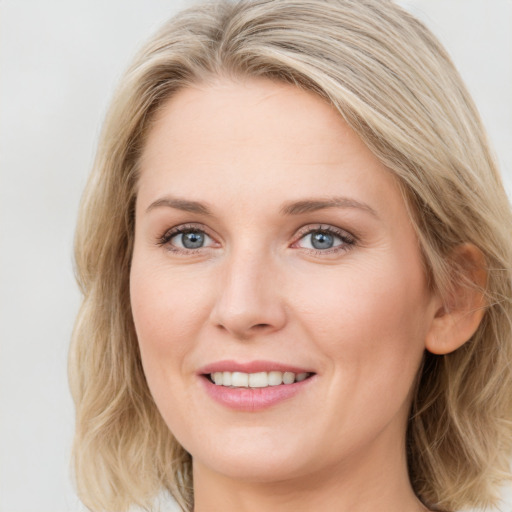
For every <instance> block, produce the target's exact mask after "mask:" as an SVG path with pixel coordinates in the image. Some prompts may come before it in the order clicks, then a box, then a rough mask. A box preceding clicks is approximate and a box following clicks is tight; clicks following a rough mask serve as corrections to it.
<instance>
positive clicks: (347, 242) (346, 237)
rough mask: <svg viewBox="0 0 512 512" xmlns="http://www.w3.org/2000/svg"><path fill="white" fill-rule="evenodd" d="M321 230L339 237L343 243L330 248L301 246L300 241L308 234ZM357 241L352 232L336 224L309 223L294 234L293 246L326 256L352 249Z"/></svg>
mask: <svg viewBox="0 0 512 512" xmlns="http://www.w3.org/2000/svg"><path fill="white" fill-rule="evenodd" d="M319 231H320V232H324V233H328V234H330V235H333V236H335V237H338V238H339V239H340V240H342V242H343V243H342V244H340V245H338V246H335V247H331V248H329V249H311V248H307V247H299V246H298V245H297V244H298V243H299V241H300V240H302V239H303V238H304V237H306V236H307V235H310V234H311V233H315V232H319ZM356 243H357V238H356V237H355V236H354V235H353V234H352V233H350V232H349V231H346V230H345V229H341V228H338V227H336V226H331V225H329V224H308V225H307V226H303V227H302V228H300V229H299V230H298V231H297V233H296V234H295V236H294V242H293V243H292V245H291V247H293V248H298V249H301V250H303V251H307V252H309V253H313V254H318V255H322V256H325V255H328V254H333V253H340V252H346V251H348V250H350V249H351V248H352V247H353V246H354V245H355V244H356Z"/></svg>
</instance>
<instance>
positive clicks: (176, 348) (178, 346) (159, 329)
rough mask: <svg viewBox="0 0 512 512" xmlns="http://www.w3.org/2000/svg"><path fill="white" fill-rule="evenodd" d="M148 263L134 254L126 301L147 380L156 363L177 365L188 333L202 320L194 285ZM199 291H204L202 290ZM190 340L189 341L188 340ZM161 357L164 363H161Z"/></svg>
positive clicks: (190, 345) (187, 343) (188, 346)
mask: <svg viewBox="0 0 512 512" xmlns="http://www.w3.org/2000/svg"><path fill="white" fill-rule="evenodd" d="M148 267H150V266H149V265H147V263H145V262H144V261H142V262H141V263H139V259H138V258H136V257H134V260H133V262H132V270H131V276H130V300H131V306H132V313H133V319H134V324H135V329H136V332H137V338H138V341H139V347H140V351H141V357H142V362H143V365H144V369H145V372H146V374H147V375H146V376H147V378H148V381H150V380H151V378H152V375H151V373H152V372H154V371H156V370H155V368H158V366H164V367H166V366H168V365H181V364H182V361H183V358H184V357H185V354H186V353H187V351H189V350H191V349H192V348H193V337H191V333H194V332H197V330H198V329H199V328H200V326H201V324H202V322H203V321H204V317H205V315H207V313H206V308H204V307H202V304H201V302H200V300H198V299H199V297H201V296H202V297H203V298H206V294H205V293H203V294H199V293H198V286H197V283H195V282H190V279H187V278H186V276H185V275H183V273H180V272H179V271H176V270H173V271H172V273H171V272H169V270H168V269H166V268H159V267H158V266H154V267H153V268H151V270H148ZM203 292H205V290H204V289H203ZM191 342H192V343H191ZM164 358H165V361H166V364H165V365H162V364H161V363H162V360H163V359H164Z"/></svg>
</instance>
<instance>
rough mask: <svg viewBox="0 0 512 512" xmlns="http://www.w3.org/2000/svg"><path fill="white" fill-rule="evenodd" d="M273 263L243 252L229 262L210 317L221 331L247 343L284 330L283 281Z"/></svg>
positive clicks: (220, 278)
mask: <svg viewBox="0 0 512 512" xmlns="http://www.w3.org/2000/svg"><path fill="white" fill-rule="evenodd" d="M270 260H271V258H270V257H269V256H268V255H265V254H258V253H255V252H250V251H243V250H240V251H239V252H238V253H237V254H234V253H233V254H232V255H231V257H230V258H227V259H226V261H225V262H224V267H223V269H222V271H221V272H220V274H219V286H218V293H217V296H216V302H215V304H214V306H213V308H212V313H211V321H212V322H213V324H214V325H215V326H216V327H217V328H218V329H221V330H223V331H226V332H228V333H229V334H231V335H232V336H233V337H235V338H237V339H239V340H248V339H251V338H254V337H255V336H257V335H266V334H271V333H273V332H276V331H279V330H280V329H282V328H283V327H284V325H285V324H286V308H285V304H284V300H283V297H282V289H280V282H281V279H280V278H279V277H280V276H279V275H278V270H277V266H276V265H273V264H272V262H271V261H270Z"/></svg>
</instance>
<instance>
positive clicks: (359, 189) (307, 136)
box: [139, 79, 403, 206]
mask: <svg viewBox="0 0 512 512" xmlns="http://www.w3.org/2000/svg"><path fill="white" fill-rule="evenodd" d="M140 168H141V177H140V183H139V195H140V196H143V197H144V200H149V199H146V196H148V197H149V196H155V195H157V194H158V193H162V192H164V191H165V192H168V193H172V194H173V195H174V193H175V191H177V192H179V194H180V195H182V194H184V195H186V196H187V198H190V199H194V200H205V201H208V200H209V199H210V198H211V199H212V200H217V199H218V196H219V193H220V194H221V197H223V198H224V199H226V200H227V199H229V198H230V194H231V196H232V199H242V200H248V199H250V198H252V199H253V200H254V198H255V197H260V196H261V199H262V200H263V199H264V200H265V201H266V202H267V203H270V202H271V201H272V200H275V202H276V205H277V203H278V202H279V201H281V202H282V201H283V200H284V199H295V197H293V196H296V197H297V198H300V197H304V196H316V197H320V196H328V195H333V194H336V195H347V194H350V195H351V196H354V199H356V200H357V199H358V196H360V197H359V198H360V199H363V196H364V197H365V201H366V200H367V199H369V198H371V199H372V200H373V201H376V202H377V206H378V203H383V202H384V198H385V197H387V199H388V200H389V199H390V194H391V195H392V196H394V197H395V199H397V200H398V201H399V202H403V201H402V197H401V193H400V192H399V190H398V186H397V183H396V180H395V178H394V177H393V175H392V174H391V173H390V172H389V171H388V170H387V168H385V166H384V165H383V164H382V163H381V162H380V161H379V160H378V159H377V158H376V157H375V156H374V155H373V154H372V153H371V152H370V151H369V150H368V148H367V147H366V146H365V145H364V144H363V142H362V141H361V140H360V138H359V137H358V136H357V135H356V133H355V132H354V131H353V130H352V129H351V128H350V127H349V126H348V125H347V124H346V123H345V122H344V120H343V118H342V116H341V114H340V113H339V112H338V111H337V110H336V109H335V108H334V107H333V106H332V105H330V104H329V103H328V102H327V101H326V100H324V99H323V98H320V97H319V96H318V95H316V94H313V93H311V92H308V91H304V90H301V89H299V88H297V87H294V86H292V85H289V84H284V83H276V82H273V81H270V80H267V79H246V80H240V81H232V80H227V79H219V80H218V81H216V82H214V83H209V84H199V85H196V86H194V87H189V88H186V89H182V90H180V91H178V92H177V93H176V94H175V95H174V96H173V97H172V98H170V99H169V100H168V101H167V102H166V103H165V104H164V105H163V107H162V108H161V110H160V111H159V112H158V115H157V116H156V118H155V120H154V123H153V124H152V128H151V130H150V132H149V134H148V137H147V139H146V146H145V148H144V151H143V154H142V158H141V166H140ZM259 193H261V194H260V196H258V194H259ZM285 196H286V197H285ZM402 206H403V205H402Z"/></svg>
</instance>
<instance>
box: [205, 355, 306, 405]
mask: <svg viewBox="0 0 512 512" xmlns="http://www.w3.org/2000/svg"><path fill="white" fill-rule="evenodd" d="M198 375H199V376H200V377H201V381H202V382H203V385H204V387H205V389H206V392H207V393H208V395H210V397H211V398H213V399H214V400H215V401H216V402H218V403H220V404H222V405H224V406H227V407H229V408H231V409H235V410H238V411H251V412H255V411H259V410H261V409H265V408H268V407H271V406H273V405H276V404H278V403H279V402H282V401H284V400H287V399H290V398H292V397H294V396H295V395H296V394H297V393H298V392H299V391H300V390H302V389H305V388H306V387H307V386H308V385H309V384H310V383H311V381H314V380H315V379H314V378H313V377H314V376H315V375H316V374H315V372H313V371H311V370H310V369H308V368H301V367H298V366H292V365H287V364H283V363H276V362H272V361H251V362H247V363H239V362H236V361H218V362H216V363H212V364H209V365H206V366H204V367H203V368H201V369H200V370H199V372H198Z"/></svg>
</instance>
